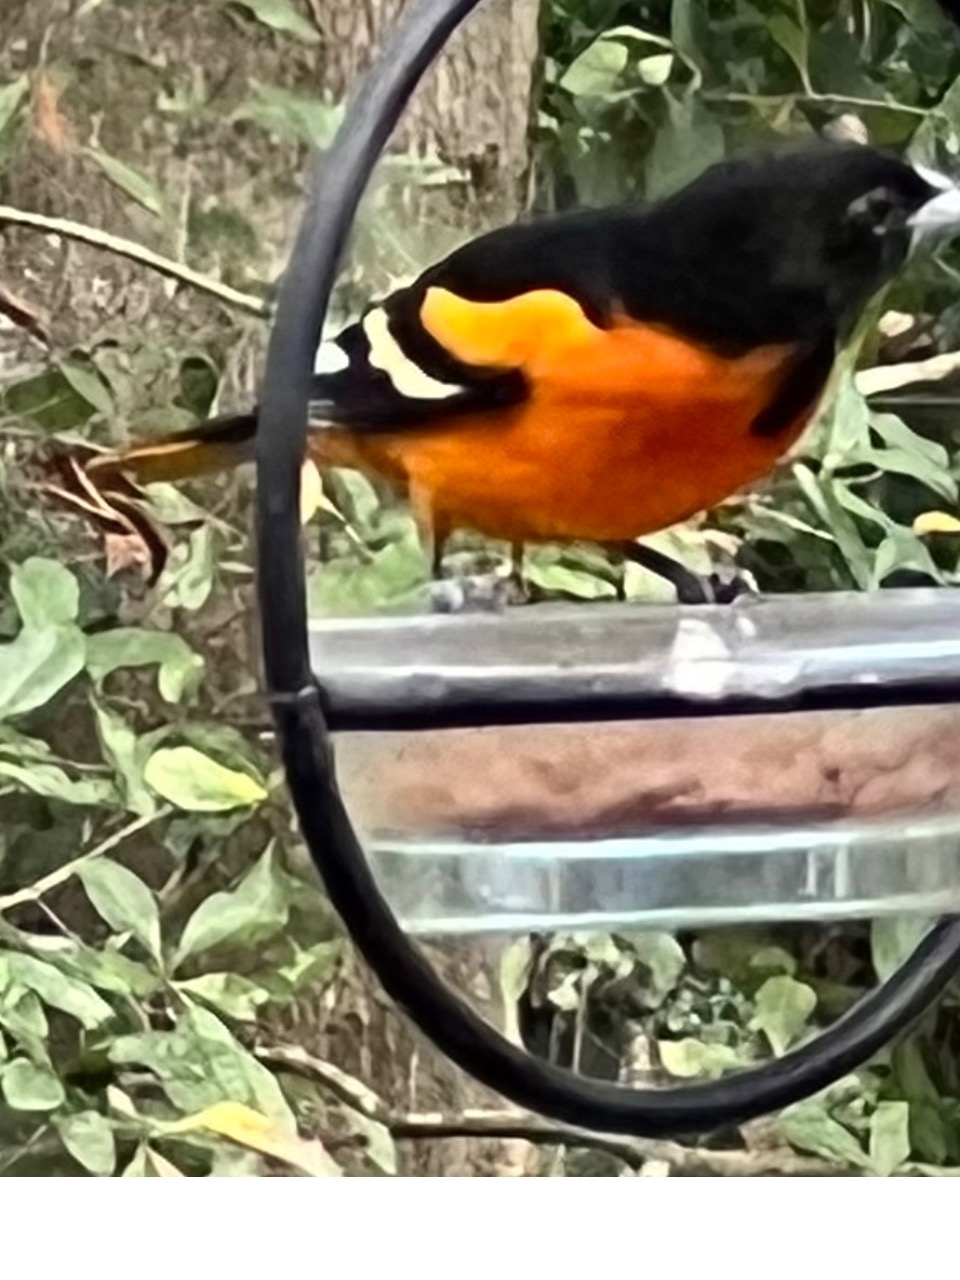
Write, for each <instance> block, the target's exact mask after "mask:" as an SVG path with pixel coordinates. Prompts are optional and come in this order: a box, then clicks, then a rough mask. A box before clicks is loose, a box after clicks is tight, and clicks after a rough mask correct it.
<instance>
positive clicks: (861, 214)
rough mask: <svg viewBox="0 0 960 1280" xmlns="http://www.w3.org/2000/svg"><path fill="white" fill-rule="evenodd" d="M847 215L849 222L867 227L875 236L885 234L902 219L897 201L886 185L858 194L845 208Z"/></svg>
mask: <svg viewBox="0 0 960 1280" xmlns="http://www.w3.org/2000/svg"><path fill="white" fill-rule="evenodd" d="M847 216H848V217H849V218H850V220H851V222H853V223H855V224H857V225H860V226H863V227H865V228H868V229H869V230H870V231H871V232H872V233H873V235H876V236H882V235H885V234H886V232H887V231H889V230H891V228H892V227H893V226H894V225H895V224H896V223H898V222H900V221H902V217H901V210H900V209H899V206H898V204H897V201H896V200H895V199H894V197H893V194H892V192H890V191H889V190H888V189H887V188H886V187H878V188H876V190H874V191H868V192H867V193H866V194H865V195H862V196H858V197H857V199H856V200H854V201H853V203H852V204H851V205H850V206H849V208H848V209H847Z"/></svg>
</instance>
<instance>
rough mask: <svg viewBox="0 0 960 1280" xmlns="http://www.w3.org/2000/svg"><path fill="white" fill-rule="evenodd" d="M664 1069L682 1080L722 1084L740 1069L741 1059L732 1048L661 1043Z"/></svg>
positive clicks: (700, 1043)
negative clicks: (736, 1068) (716, 1081)
mask: <svg viewBox="0 0 960 1280" xmlns="http://www.w3.org/2000/svg"><path fill="white" fill-rule="evenodd" d="M657 1048H658V1050H659V1053H660V1061H661V1062H662V1063H663V1066H664V1069H665V1070H666V1071H668V1072H669V1073H670V1075H672V1076H677V1077H678V1078H679V1079H681V1080H693V1079H705V1080H718V1079H719V1078H720V1076H722V1075H723V1074H724V1073H725V1072H727V1071H731V1070H733V1068H735V1067H737V1066H739V1064H740V1059H739V1058H738V1057H737V1054H736V1053H735V1052H734V1050H733V1049H731V1048H730V1046H729V1045H725V1044H705V1043H704V1042H703V1041H702V1040H694V1039H692V1038H689V1037H688V1038H687V1039H685V1040H658V1041H657Z"/></svg>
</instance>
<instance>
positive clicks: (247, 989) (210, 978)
mask: <svg viewBox="0 0 960 1280" xmlns="http://www.w3.org/2000/svg"><path fill="white" fill-rule="evenodd" d="M175 985H176V988H177V990H178V991H181V992H183V994H184V995H187V996H192V997H194V998H195V999H197V1000H200V1001H202V1003H204V1004H209V1005H212V1006H213V1008H214V1009H216V1010H217V1011H219V1012H220V1013H225V1014H226V1015H227V1017H228V1018H236V1020H237V1021H238V1022H252V1021H253V1020H254V1019H255V1018H256V1016H257V1010H258V1009H259V1008H260V1006H261V1005H264V1004H266V1003H267V1002H268V1001H269V1000H270V999H271V998H272V997H271V993H270V992H269V991H267V990H265V988H263V987H260V986H258V985H257V984H256V983H255V982H251V981H250V979H249V978H244V977H242V976H241V975H240V974H238V973H204V974H201V975H200V976H199V977H197V978H187V979H186V980H185V981H183V982H178V983H176V984H175Z"/></svg>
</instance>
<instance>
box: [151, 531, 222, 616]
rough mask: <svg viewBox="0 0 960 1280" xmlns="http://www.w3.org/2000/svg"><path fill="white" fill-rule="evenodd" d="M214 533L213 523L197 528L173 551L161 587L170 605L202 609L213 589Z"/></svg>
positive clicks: (162, 595) (174, 607)
mask: <svg viewBox="0 0 960 1280" xmlns="http://www.w3.org/2000/svg"><path fill="white" fill-rule="evenodd" d="M214 567H215V557H214V535H213V530H212V529H211V528H210V526H209V525H206V524H205V525H201V527H200V528H199V529H194V531H193V532H192V533H191V535H190V538H189V540H188V541H187V542H186V543H181V544H180V545H179V546H178V547H177V548H176V549H175V551H174V554H173V555H171V557H170V559H169V561H168V562H167V565H166V567H165V569H164V571H163V578H162V581H161V583H160V586H159V588H158V590H159V594H160V597H161V599H162V601H163V603H164V604H165V605H166V607H167V608H168V609H177V608H179V609H189V610H191V611H193V610H196V609H200V608H202V606H203V605H204V604H206V602H207V599H208V598H209V595H210V592H211V590H212V589H213V574H214Z"/></svg>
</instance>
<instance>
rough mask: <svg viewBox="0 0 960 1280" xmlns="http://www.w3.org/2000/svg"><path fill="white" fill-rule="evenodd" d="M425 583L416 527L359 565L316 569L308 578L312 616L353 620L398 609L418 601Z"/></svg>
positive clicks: (348, 561) (346, 560) (347, 561)
mask: <svg viewBox="0 0 960 1280" xmlns="http://www.w3.org/2000/svg"><path fill="white" fill-rule="evenodd" d="M424 581H425V565H424V559H423V551H422V550H421V547H420V543H419V540H418V538H417V534H416V530H415V529H414V528H413V526H412V525H410V526H409V528H407V529H406V530H405V532H404V536H403V537H402V538H400V539H399V540H398V541H397V542H391V543H390V544H389V545H388V546H386V547H384V548H383V550H382V551H378V552H377V553H376V554H375V555H374V556H373V558H372V560H370V561H367V562H364V563H362V564H358V563H357V561H356V560H355V559H354V558H353V557H349V556H345V557H343V558H342V559H340V560H335V561H332V562H331V563H330V564H324V565H314V566H313V567H312V569H311V570H310V572H309V574H308V576H307V598H308V604H309V608H310V612H311V613H312V614H317V615H320V616H326V617H331V616H332V617H350V616H353V615H357V614H370V613H377V612H379V611H381V610H384V609H388V608H396V607H399V606H400V605H401V604H404V603H407V602H409V601H411V600H413V599H415V598H416V594H417V591H418V590H419V588H420V587H421V586H422V584H423V583H424Z"/></svg>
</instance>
